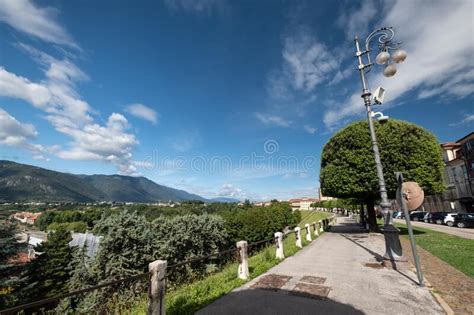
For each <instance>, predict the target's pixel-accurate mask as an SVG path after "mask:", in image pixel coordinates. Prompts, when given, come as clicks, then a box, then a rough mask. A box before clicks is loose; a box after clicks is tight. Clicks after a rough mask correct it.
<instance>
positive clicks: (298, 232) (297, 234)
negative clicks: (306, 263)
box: [295, 226, 303, 248]
mask: <svg viewBox="0 0 474 315" xmlns="http://www.w3.org/2000/svg"><path fill="white" fill-rule="evenodd" d="M295 238H296V247H299V248H303V244H302V243H301V229H300V227H299V226H297V227H295Z"/></svg>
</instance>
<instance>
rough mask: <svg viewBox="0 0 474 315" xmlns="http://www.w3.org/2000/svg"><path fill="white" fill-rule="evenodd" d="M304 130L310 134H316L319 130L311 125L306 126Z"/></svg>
mask: <svg viewBox="0 0 474 315" xmlns="http://www.w3.org/2000/svg"><path fill="white" fill-rule="evenodd" d="M304 130H306V132H307V133H309V134H314V133H315V132H316V130H317V129H316V128H315V127H313V126H311V125H304Z"/></svg>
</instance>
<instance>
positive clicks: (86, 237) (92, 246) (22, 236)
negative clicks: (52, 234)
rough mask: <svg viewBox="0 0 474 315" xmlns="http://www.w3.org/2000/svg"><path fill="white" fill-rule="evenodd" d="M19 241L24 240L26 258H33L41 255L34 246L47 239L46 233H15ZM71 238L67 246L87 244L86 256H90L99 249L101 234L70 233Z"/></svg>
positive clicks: (80, 246)
mask: <svg viewBox="0 0 474 315" xmlns="http://www.w3.org/2000/svg"><path fill="white" fill-rule="evenodd" d="M16 237H17V240H18V242H19V243H24V242H26V243H27V245H28V259H34V258H35V257H37V256H38V255H41V253H40V252H37V251H35V247H36V246H38V245H39V244H41V243H43V242H46V241H47V234H46V233H42V234H40V233H35V234H34V235H32V234H31V233H19V234H17V235H16ZM71 237H72V240H71V241H70V242H69V247H75V246H78V247H79V248H83V247H84V245H85V246H87V252H86V254H87V256H88V257H90V258H93V257H95V255H96V254H97V251H98V250H99V244H100V240H101V239H102V236H96V235H94V234H92V233H88V232H86V233H71Z"/></svg>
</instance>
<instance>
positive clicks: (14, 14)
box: [0, 0, 80, 50]
mask: <svg viewBox="0 0 474 315" xmlns="http://www.w3.org/2000/svg"><path fill="white" fill-rule="evenodd" d="M57 13H58V12H57V10H56V9H54V8H40V7H38V6H36V5H35V4H34V3H33V1H30V0H0V21H3V22H5V23H7V24H8V25H10V26H11V27H12V28H14V29H15V30H17V31H19V32H22V33H25V34H27V35H29V36H31V37H35V38H39V39H41V40H43V41H45V42H49V43H52V44H58V45H65V46H68V47H72V48H75V49H78V50H80V48H79V46H78V45H77V44H76V43H75V42H74V40H73V39H72V37H71V35H69V34H68V33H67V32H66V30H65V29H64V28H63V27H62V26H61V25H60V24H59V23H58V22H57V20H56V15H57Z"/></svg>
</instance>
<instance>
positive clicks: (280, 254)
mask: <svg viewBox="0 0 474 315" xmlns="http://www.w3.org/2000/svg"><path fill="white" fill-rule="evenodd" d="M274 235H275V244H276V254H275V255H276V258H277V259H283V258H285V253H284V251H283V233H282V232H276V233H275V234H274Z"/></svg>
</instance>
